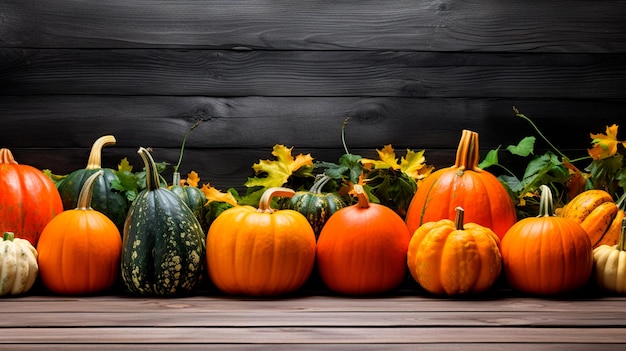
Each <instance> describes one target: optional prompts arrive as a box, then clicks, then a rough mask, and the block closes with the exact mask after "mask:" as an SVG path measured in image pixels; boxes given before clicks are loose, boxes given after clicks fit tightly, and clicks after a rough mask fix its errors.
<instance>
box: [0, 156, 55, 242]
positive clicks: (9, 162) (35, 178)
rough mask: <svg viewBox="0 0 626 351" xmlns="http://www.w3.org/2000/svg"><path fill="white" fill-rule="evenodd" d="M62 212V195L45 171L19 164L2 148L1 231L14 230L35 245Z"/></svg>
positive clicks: (16, 234)
mask: <svg viewBox="0 0 626 351" xmlns="http://www.w3.org/2000/svg"><path fill="white" fill-rule="evenodd" d="M62 211H63V202H62V201H61V196H60V195H59V192H58V191H57V188H56V187H55V186H54V183H53V182H52V180H50V178H48V177H47V176H46V175H45V174H44V173H43V172H42V171H40V170H38V169H37V168H35V167H32V166H29V165H21V164H18V163H17V162H16V161H15V159H14V158H13V154H12V153H11V151H10V150H9V149H4V148H3V149H0V233H3V232H13V233H15V237H18V238H22V239H26V240H28V241H29V242H30V243H31V244H32V245H33V246H37V241H38V240H39V236H40V235H41V231H42V230H43V228H44V227H45V226H46V224H48V222H50V220H51V219H52V218H53V217H54V216H56V215H57V214H59V213H61V212H62Z"/></svg>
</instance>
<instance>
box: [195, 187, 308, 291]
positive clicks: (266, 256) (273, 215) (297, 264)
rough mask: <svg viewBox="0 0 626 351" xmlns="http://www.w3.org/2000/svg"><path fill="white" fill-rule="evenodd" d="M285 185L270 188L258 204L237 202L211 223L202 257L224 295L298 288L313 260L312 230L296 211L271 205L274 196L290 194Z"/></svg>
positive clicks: (291, 194) (306, 275)
mask: <svg viewBox="0 0 626 351" xmlns="http://www.w3.org/2000/svg"><path fill="white" fill-rule="evenodd" d="M294 193H295V192H294V191H293V190H291V189H287V188H281V187H277V188H270V189H268V190H266V191H265V192H264V193H263V195H262V196H261V200H260V201H259V207H258V209H256V208H254V207H252V206H236V207H232V208H229V209H227V210H226V211H224V212H222V213H221V214H220V215H219V216H218V217H217V218H216V219H215V221H213V223H212V224H211V226H210V227H209V232H208V236H207V242H206V262H207V268H208V272H209V276H210V277H211V280H212V281H213V283H214V284H215V286H216V287H217V288H218V289H220V290H221V291H223V292H226V293H228V294H240V295H252V296H269V295H283V294H288V293H291V292H293V291H295V290H297V289H299V288H300V287H301V286H302V285H303V284H304V283H305V282H306V280H307V279H308V278H309V276H310V274H311V271H312V270H313V264H314V263H315V234H314V233H313V229H312V228H311V225H310V224H309V222H308V221H307V219H306V218H305V217H304V215H302V214H301V213H300V212H297V211H294V210H274V209H272V208H271V207H270V204H271V201H272V198H273V197H275V196H293V195H294Z"/></svg>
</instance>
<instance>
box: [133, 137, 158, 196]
mask: <svg viewBox="0 0 626 351" xmlns="http://www.w3.org/2000/svg"><path fill="white" fill-rule="evenodd" d="M137 153H138V154H139V156H141V159H143V162H144V164H145V166H146V189H148V190H156V189H159V188H160V187H161V183H160V182H159V171H158V170H157V168H156V163H155V162H154V159H153V158H152V155H151V154H150V151H148V149H146V148H143V147H140V148H139V150H138V151H137Z"/></svg>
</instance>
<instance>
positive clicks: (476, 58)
mask: <svg viewBox="0 0 626 351" xmlns="http://www.w3.org/2000/svg"><path fill="white" fill-rule="evenodd" d="M625 19H626V1H597V0H568V1H564V0H552V1H539V0H536V1H533V0H524V1H517V0H514V1H506V2H502V1H496V0H480V1H476V0H473V1H472V0H463V1H461V0H437V1H436V0H424V1H405V0H395V1H392V2H381V1H370V0H362V1H305V2H278V1H240V0H204V1H201V0H133V1H126V0H108V1H96V0H82V1H79V0H62V1H59V0H36V1H35V0H3V1H2V2H0V117H1V127H0V144H1V145H0V146H1V147H9V148H10V149H11V150H12V151H13V153H14V155H15V157H16V159H17V160H18V162H20V163H24V164H31V165H33V166H35V167H38V168H49V169H51V170H52V171H53V172H55V173H59V174H64V173H68V172H70V171H72V170H74V169H78V168H83V167H84V166H85V165H86V160H87V156H88V153H89V148H90V146H91V143H92V142H93V141H94V140H95V139H96V138H97V137H99V136H101V135H104V134H113V135H115V136H116V138H117V145H116V146H114V147H110V148H107V149H106V151H105V152H104V159H103V165H104V166H105V167H115V165H116V164H117V163H118V162H119V160H120V159H121V158H123V157H128V158H129V160H130V161H131V163H133V164H134V165H137V166H138V167H140V166H141V161H140V159H139V158H138V157H137V155H136V150H137V148H138V147H139V146H144V147H152V148H153V149H154V150H155V151H154V156H155V158H156V159H157V160H158V161H167V162H170V163H176V160H177V158H178V150H179V146H180V143H181V140H182V137H183V135H184V134H185V132H186V131H187V130H188V128H189V127H190V126H191V125H193V124H194V123H195V121H196V120H197V119H198V118H201V119H203V120H204V122H203V123H202V124H201V125H200V126H199V127H198V128H197V129H196V130H195V131H194V132H193V133H192V134H191V136H190V138H189V140H188V143H187V147H188V149H187V152H186V155H185V158H184V160H183V164H182V166H181V169H180V171H181V172H182V173H183V174H185V173H186V172H188V171H189V170H191V169H194V170H196V171H198V172H199V173H200V176H201V177H202V180H203V182H210V183H211V184H212V185H214V186H216V187H218V188H223V189H225V188H227V187H231V186H234V187H240V186H241V185H242V184H243V183H244V182H245V180H246V178H247V177H248V176H251V175H252V169H251V166H252V164H253V163H255V162H257V161H258V159H259V158H263V159H266V158H271V155H270V152H271V147H272V146H273V145H274V144H276V143H279V144H284V145H287V146H294V153H301V152H302V153H311V154H312V156H313V157H314V158H315V159H317V160H325V161H336V160H337V158H338V157H339V156H340V155H341V154H342V153H343V148H342V145H341V125H342V122H343V120H344V119H345V118H346V117H348V116H349V117H350V118H351V120H350V122H349V125H348V128H347V130H346V138H347V142H348V144H349V147H350V149H351V151H352V152H353V153H360V154H362V155H364V156H368V157H373V156H374V155H375V154H374V150H375V149H376V148H381V147H382V146H383V145H385V144H389V143H390V144H392V145H393V146H394V147H395V148H396V149H398V150H403V149H405V148H411V149H416V150H421V149H425V150H426V158H427V161H428V163H430V164H433V165H435V166H436V167H445V166H448V165H450V164H452V163H453V161H454V159H453V154H454V152H455V150H456V144H457V142H458V139H459V137H460V133H461V130H462V129H464V128H467V129H472V130H475V131H477V132H479V133H480V135H481V146H482V148H483V149H485V151H486V149H491V148H494V147H496V146H497V145H500V144H504V145H505V146H506V145H508V144H512V143H516V142H517V141H518V140H519V139H520V138H521V137H523V136H526V135H531V134H532V133H533V130H532V129H531V127H530V126H529V125H528V124H527V123H526V122H524V121H522V120H521V119H519V118H517V117H515V116H514V114H513V111H512V107H513V106H517V107H518V108H519V109H520V110H521V111H522V112H523V113H525V114H526V115H528V116H530V117H532V118H533V119H534V120H535V122H536V123H537V124H538V125H539V126H540V127H541V128H542V129H543V131H544V132H545V134H546V135H547V136H548V137H549V138H550V139H551V140H552V141H553V143H555V144H556V145H558V146H559V147H560V148H561V149H562V150H563V151H565V152H566V153H570V154H571V156H572V157H574V156H580V155H584V153H585V148H586V147H588V146H589V141H590V139H589V132H603V131H604V128H605V125H607V124H612V123H620V121H623V120H624V116H625V114H626V112H625V111H626V89H625V88H626V64H625V63H626V21H625ZM624 128H626V125H625V126H624ZM622 133H626V132H622ZM624 135H626V134H624ZM538 146H539V147H541V145H538ZM402 153H403V152H402Z"/></svg>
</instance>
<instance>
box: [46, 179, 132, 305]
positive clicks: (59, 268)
mask: <svg viewBox="0 0 626 351" xmlns="http://www.w3.org/2000/svg"><path fill="white" fill-rule="evenodd" d="M101 175H102V172H97V173H94V174H93V175H92V176H90V177H89V178H88V179H87V180H86V181H85V184H84V186H83V189H81V193H80V194H79V198H78V203H77V207H76V208H74V209H72V210H66V211H64V212H62V213H60V214H59V215H58V216H56V217H54V218H53V219H52V220H51V221H50V222H49V223H48V225H46V227H45V228H44V230H43V232H42V233H41V237H40V239H39V243H38V244H37V251H38V252H39V271H40V276H41V280H42V282H43V284H44V286H45V287H46V288H48V289H49V290H50V291H52V292H55V293H59V294H94V293H98V292H101V291H104V290H107V289H109V288H111V287H113V285H114V283H115V281H116V280H117V277H118V276H119V275H118V274H119V271H120V255H121V252H122V239H121V235H120V232H119V230H118V229H117V227H116V226H115V223H113V221H111V220H110V219H109V218H108V217H107V216H105V215H104V214H103V213H101V212H98V211H96V210H94V209H93V208H91V207H90V202H91V199H92V194H93V185H94V184H95V180H96V179H97V178H101Z"/></svg>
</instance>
